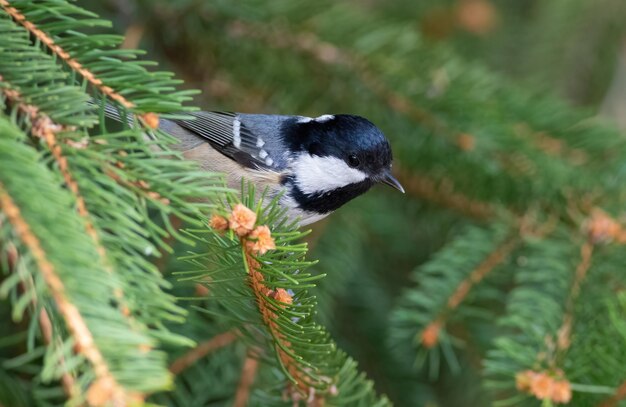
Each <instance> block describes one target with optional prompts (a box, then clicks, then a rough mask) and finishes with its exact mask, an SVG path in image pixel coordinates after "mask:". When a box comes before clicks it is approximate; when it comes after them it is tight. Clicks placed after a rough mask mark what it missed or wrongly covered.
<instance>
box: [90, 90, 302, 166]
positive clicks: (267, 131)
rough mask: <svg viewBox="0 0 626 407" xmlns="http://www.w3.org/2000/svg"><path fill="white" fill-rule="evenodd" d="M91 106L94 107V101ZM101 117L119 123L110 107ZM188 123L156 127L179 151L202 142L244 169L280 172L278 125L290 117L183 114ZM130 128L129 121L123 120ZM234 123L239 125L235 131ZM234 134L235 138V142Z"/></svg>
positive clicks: (282, 159)
mask: <svg viewBox="0 0 626 407" xmlns="http://www.w3.org/2000/svg"><path fill="white" fill-rule="evenodd" d="M91 104H93V105H94V106H97V103H96V102H95V101H92V102H91ZM104 114H105V115H106V116H107V117H108V118H111V119H113V120H116V121H118V122H122V121H123V118H122V115H121V114H120V111H119V110H118V109H117V108H116V107H115V106H113V105H111V104H106V105H105V106H104ZM184 114H186V115H189V116H193V117H194V119H192V120H182V119H161V120H160V122H159V128H160V129H161V130H163V131H165V132H166V133H168V134H170V135H172V136H174V137H176V138H177V139H179V140H180V142H181V145H180V146H179V147H178V148H179V149H182V150H183V151H185V150H188V149H190V148H193V147H196V146H197V145H198V144H199V143H201V142H202V141H205V142H208V143H209V144H211V146H212V147H213V148H215V149H216V150H217V151H219V152H220V153H222V154H224V155H225V156H227V157H229V158H231V159H233V160H235V161H236V162H238V163H239V164H241V165H243V166H246V167H248V168H254V169H264V170H270V169H271V170H280V169H282V168H283V167H284V165H285V157H284V155H283V154H280V151H281V149H282V140H280V137H279V136H278V134H279V132H280V125H281V124H282V123H283V122H284V121H285V120H287V119H290V118H291V116H277V115H257V114H237V113H231V112H185V113H184ZM126 120H127V123H128V124H129V125H132V118H131V117H130V116H129V117H128V118H126ZM235 121H238V122H239V125H238V131H236V129H235ZM235 133H237V134H238V137H239V139H238V140H237V141H235Z"/></svg>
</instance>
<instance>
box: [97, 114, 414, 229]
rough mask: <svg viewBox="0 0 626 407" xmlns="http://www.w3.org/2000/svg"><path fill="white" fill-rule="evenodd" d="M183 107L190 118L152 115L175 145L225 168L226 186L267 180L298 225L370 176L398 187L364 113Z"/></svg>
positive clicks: (381, 140)
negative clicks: (278, 112) (283, 113)
mask: <svg viewBox="0 0 626 407" xmlns="http://www.w3.org/2000/svg"><path fill="white" fill-rule="evenodd" d="M105 110H106V111H108V113H109V114H108V115H109V116H112V117H115V116H117V118H118V119H119V114H117V112H114V113H112V112H111V110H112V109H110V108H108V107H107V108H106V109H105ZM187 114H188V115H191V116H193V117H194V119H190V120H179V119H160V121H159V128H160V129H162V130H164V131H165V132H166V133H168V134H171V135H172V136H174V137H176V138H177V139H178V140H180V143H179V144H178V145H176V146H175V148H176V149H178V150H180V151H181V152H182V153H183V155H184V156H185V157H186V158H187V159H191V160H195V161H197V162H198V163H199V164H200V166H201V167H202V168H203V169H206V170H208V171H214V172H221V173H225V174H226V176H227V181H228V184H229V185H230V186H231V187H234V188H237V187H238V186H239V185H241V179H242V178H245V179H247V180H250V181H252V182H253V183H255V185H256V186H257V188H258V190H260V191H263V190H264V189H265V188H266V187H267V188H268V194H269V197H270V198H273V197H276V196H277V195H278V194H281V193H282V195H281V197H280V199H279V204H280V205H281V206H282V207H284V208H287V215H288V216H289V217H290V218H292V219H296V218H299V219H300V224H301V225H307V224H310V223H313V222H316V221H318V220H320V219H322V218H324V217H326V216H327V215H329V214H330V213H332V212H333V211H334V210H336V209H338V208H339V207H340V206H342V205H344V204H345V203H347V202H348V201H350V200H352V199H353V198H356V197H357V196H359V195H361V194H363V193H364V192H366V191H367V190H369V189H370V188H371V187H372V186H373V185H374V184H375V183H379V182H380V183H384V184H387V185H390V186H392V187H393V188H395V189H397V190H399V191H401V192H403V193H404V189H403V188H402V185H400V183H399V182H398V180H396V179H395V178H394V177H393V175H392V174H391V162H392V155H391V147H390V146H389V142H388V141H387V139H386V138H385V136H384V135H383V133H382V132H381V131H380V130H379V129H378V128H377V127H376V126H375V125H374V124H372V123H371V122H370V121H368V120H367V119H365V118H363V117H359V116H353V115H347V114H338V115H328V114H326V115H323V116H319V117H316V118H311V117H304V116H281V115H265V114H244V113H225V112H193V113H187Z"/></svg>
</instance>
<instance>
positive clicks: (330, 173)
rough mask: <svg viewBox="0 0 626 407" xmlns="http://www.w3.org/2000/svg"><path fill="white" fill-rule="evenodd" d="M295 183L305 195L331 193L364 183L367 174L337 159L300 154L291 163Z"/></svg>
mask: <svg viewBox="0 0 626 407" xmlns="http://www.w3.org/2000/svg"><path fill="white" fill-rule="evenodd" d="M293 172H294V175H295V182H296V185H297V186H298V188H299V189H300V191H302V192H303V193H305V194H307V195H311V194H315V193H322V192H327V191H332V190H334V189H337V188H341V187H345V186H346V185H350V184H356V183H359V182H361V181H364V180H365V179H366V178H367V174H365V173H364V172H363V171H360V170H357V169H356V168H351V167H349V166H348V164H346V163H345V161H343V160H341V159H339V158H337V157H331V156H326V157H319V156H316V155H309V154H307V153H303V154H300V155H299V156H298V157H297V158H296V159H295V160H294V162H293Z"/></svg>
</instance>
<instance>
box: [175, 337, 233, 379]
mask: <svg viewBox="0 0 626 407" xmlns="http://www.w3.org/2000/svg"><path fill="white" fill-rule="evenodd" d="M237 337H238V331H237V330H236V329H233V330H230V331H226V332H223V333H221V334H218V335H216V336H214V337H213V338H211V339H209V340H207V341H204V342H202V343H200V344H199V345H198V346H196V347H195V348H193V349H192V350H190V351H189V352H187V353H186V354H184V355H183V356H181V357H179V358H178V359H176V360H175V361H174V362H172V364H171V365H170V372H172V373H173V374H179V373H180V372H182V371H183V370H185V369H187V368H188V367H189V366H191V365H193V364H194V363H196V362H197V361H198V360H200V359H202V358H203V357H205V356H206V355H208V354H209V353H211V352H213V351H216V350H218V349H220V348H223V347H224V346H227V345H229V344H231V343H232V342H234V341H235V340H236V339H237Z"/></svg>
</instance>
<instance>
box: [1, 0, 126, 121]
mask: <svg viewBox="0 0 626 407" xmlns="http://www.w3.org/2000/svg"><path fill="white" fill-rule="evenodd" d="M0 7H2V8H3V9H4V11H6V13H7V14H9V15H10V16H11V18H13V19H14V20H15V21H17V22H18V23H20V24H21V25H22V26H23V27H24V28H26V29H27V30H28V31H29V32H30V33H31V34H32V35H33V36H34V37H35V38H37V39H38V40H39V41H41V43H43V44H44V45H45V46H46V47H48V48H49V49H50V50H51V51H52V52H53V53H54V54H55V55H57V56H58V57H59V58H60V59H62V60H63V61H65V63H66V64H67V65H68V66H69V67H70V68H72V69H73V70H75V71H76V72H78V73H79V74H80V75H81V76H82V77H83V78H85V79H86V80H87V81H88V82H89V83H91V84H92V85H93V86H95V87H96V88H97V89H99V90H100V92H102V93H104V94H105V95H106V96H107V97H109V98H110V99H112V100H114V101H116V102H117V103H119V104H120V105H122V106H124V107H125V108H127V109H132V108H133V107H135V105H134V104H133V103H132V102H130V101H129V100H127V99H126V98H125V97H124V96H122V95H121V94H119V93H118V92H116V91H115V90H113V89H112V88H111V87H109V86H106V85H104V83H103V82H102V80H100V79H98V78H97V77H96V75H95V74H94V73H93V72H91V71H90V70H89V69H87V68H86V67H85V66H84V65H83V64H81V63H80V62H78V61H77V60H76V59H74V58H72V56H71V55H70V54H69V52H67V51H66V50H64V49H63V48H62V47H60V46H59V45H57V44H56V43H55V42H54V40H53V39H52V37H50V36H49V35H48V34H46V33H45V32H44V31H42V30H41V29H39V28H38V27H37V26H36V25H35V24H34V23H32V22H31V21H28V20H27V19H26V16H25V15H24V14H22V13H21V12H20V11H19V10H18V9H17V8H15V7H13V6H11V3H9V1H8V0H0Z"/></svg>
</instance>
